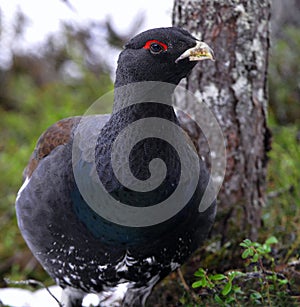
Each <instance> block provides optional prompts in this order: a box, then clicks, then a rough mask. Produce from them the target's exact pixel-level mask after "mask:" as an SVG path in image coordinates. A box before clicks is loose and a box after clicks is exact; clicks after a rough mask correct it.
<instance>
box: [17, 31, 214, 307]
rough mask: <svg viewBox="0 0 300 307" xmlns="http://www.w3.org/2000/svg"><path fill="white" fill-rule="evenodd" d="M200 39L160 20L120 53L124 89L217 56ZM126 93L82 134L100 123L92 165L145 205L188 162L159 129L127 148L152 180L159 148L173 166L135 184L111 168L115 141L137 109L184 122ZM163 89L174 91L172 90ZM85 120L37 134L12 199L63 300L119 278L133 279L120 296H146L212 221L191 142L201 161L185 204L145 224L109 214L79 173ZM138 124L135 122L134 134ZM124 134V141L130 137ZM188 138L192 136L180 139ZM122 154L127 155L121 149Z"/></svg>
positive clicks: (128, 300) (120, 195)
mask: <svg viewBox="0 0 300 307" xmlns="http://www.w3.org/2000/svg"><path fill="white" fill-rule="evenodd" d="M199 44H200V43H199V42H197V40H196V39H195V38H194V37H193V36H191V35H190V34H189V33H188V32H187V31H184V30H182V29H179V28H159V29H153V30H149V31H146V32H143V33H141V34H139V35H137V36H136V37H134V38H133V39H132V40H131V41H129V43H127V44H126V46H125V49H124V50H123V51H122V53H121V54H120V57H119V61H118V69H117V74H116V82H115V87H116V88H118V89H121V88H122V86H125V85H129V84H132V83H136V82H139V81H163V82H168V83H171V84H173V85H177V84H178V83H179V81H180V80H181V79H182V78H184V77H185V76H186V75H187V74H188V73H189V72H190V71H191V69H192V68H193V67H194V65H195V64H196V62H195V61H190V60H191V56H193V57H194V58H193V59H192V60H200V59H205V58H212V52H211V50H210V49H209V47H208V46H207V45H205V44H202V45H201V46H200V45H199ZM195 46H197V48H196V49H195V48H194V47H195ZM199 46H200V47H199ZM199 48H200V49H199ZM199 50H200V51H199ZM156 90H157V88H154V92H156ZM123 94H124V92H121V94H120V93H118V91H117V93H116V96H115V101H114V111H113V113H112V115H111V116H109V115H99V116H92V117H90V118H89V125H88V128H86V132H85V133H86V134H85V136H86V137H87V138H88V137H90V136H91V135H92V134H93V132H94V131H93V130H94V129H93V127H96V126H97V129H101V131H100V133H99V135H97V136H96V146H95V150H94V151H93V152H94V155H95V156H94V158H95V166H96V167H95V168H96V173H97V176H98V177H99V179H100V180H101V182H102V184H103V185H104V187H105V189H106V190H107V191H108V192H109V193H110V194H111V195H112V196H113V197H114V198H115V199H117V200H118V201H122V202H124V203H126V204H128V205H132V206H138V207H144V206H147V205H149V202H150V203H151V204H152V202H154V203H159V202H160V201H162V200H164V199H165V198H167V197H169V196H170V195H171V194H172V193H173V192H174V189H175V187H176V186H177V184H178V182H179V180H180V170H181V167H182V165H181V164H180V161H178V153H177V152H176V151H175V150H174V149H172V148H171V146H170V145H169V144H168V143H166V142H165V141H164V140H162V139H160V138H149V139H147V140H143V141H141V142H139V143H137V145H136V146H135V147H134V149H133V151H132V153H130V157H129V160H130V161H129V164H130V167H131V171H132V173H133V174H134V176H135V177H137V178H138V179H140V180H146V179H147V178H148V177H149V176H151V174H150V173H149V163H150V162H151V160H152V159H155V158H158V157H160V158H162V159H163V160H164V162H165V164H166V166H167V172H166V177H165V180H164V181H163V182H162V186H163V188H160V187H158V188H157V189H155V190H154V191H148V192H139V193H135V192H134V191H131V190H130V189H128V188H125V187H124V186H123V185H122V184H121V183H120V182H119V181H118V179H117V178H116V177H115V175H114V172H113V169H112V165H111V152H112V144H113V142H114V140H115V138H116V137H117V136H118V134H119V133H120V132H121V131H122V129H123V128H124V127H126V126H127V125H129V124H131V123H134V122H135V121H137V120H139V119H148V118H161V119H165V120H167V121H170V122H172V123H174V124H175V126H178V125H179V124H180V123H179V121H178V119H177V117H176V115H175V112H174V110H173V107H172V106H171V105H170V102H169V103H167V104H160V103H156V102H153V100H152V102H150V100H149V101H146V102H144V103H139V104H133V105H127V106H125V107H124V108H121V107H120V106H124V102H126V101H129V100H130V99H129V98H131V97H132V96H134V95H136V93H135V92H134V91H133V92H132V90H131V91H127V92H126V95H123ZM159 94H160V96H161V95H165V96H164V99H166V100H169V99H170V95H171V94H172V93H171V92H170V93H168V92H167V93H159ZM170 101H171V99H170ZM167 102H168V101H167ZM125 105H126V104H125ZM80 120H81V117H73V118H68V119H64V120H61V121H59V122H58V123H56V124H54V125H53V126H51V127H50V128H49V129H48V130H47V131H46V132H45V133H44V134H43V135H42V136H41V137H40V139H39V141H38V143H37V146H36V148H35V150H34V153H33V155H32V157H31V159H30V161H29V164H28V166H27V168H26V169H25V171H24V176H25V182H24V184H23V186H22V188H21V189H20V191H19V193H18V198H17V201H16V210H17V218H18V223H19V227H20V230H21V232H22V235H23V237H24V239H25V241H26V242H27V244H28V246H29V248H30V249H31V250H32V252H33V254H34V255H35V256H36V258H37V259H38V260H39V262H40V263H41V264H42V266H43V267H44V268H45V270H46V271H47V272H48V273H49V274H50V276H51V277H52V278H53V279H54V280H55V282H56V283H57V284H58V285H60V286H62V287H63V288H64V295H63V299H62V301H63V303H64V306H67V307H74V306H81V301H82V298H83V297H84V295H85V294H86V293H90V292H94V293H99V292H101V291H106V290H112V289H114V288H115V287H117V286H118V285H120V284H126V287H127V292H126V294H125V297H124V299H123V302H122V306H143V305H144V303H145V301H146V299H147V297H148V295H149V294H150V292H151V290H152V288H153V286H154V285H155V284H156V283H158V282H159V281H160V280H161V279H163V278H164V277H165V276H167V275H168V274H169V273H170V272H171V271H173V270H175V269H176V268H178V267H179V266H180V265H181V264H183V263H184V262H185V261H186V260H187V258H188V257H189V256H190V254H191V253H192V252H194V251H195V250H196V248H197V247H198V246H199V245H200V244H201V243H202V242H203V240H204V239H205V238H206V236H207V234H208V232H209V230H210V228H211V226H212V224H213V220H214V216H215V202H213V203H212V205H211V206H210V207H209V208H208V209H207V210H206V211H204V212H201V213H200V212H199V211H198V206H199V203H200V201H201V197H202V195H203V191H204V190H205V188H206V186H207V182H208V178H209V175H208V172H207V171H206V168H205V166H204V165H203V162H202V161H201V159H199V158H198V157H197V155H196V153H195V152H193V155H194V156H196V157H197V161H198V160H199V164H200V169H201V173H200V175H199V179H197V182H198V183H197V188H196V190H195V191H194V192H193V194H192V197H191V199H190V200H189V202H188V204H187V205H186V206H185V207H184V208H183V209H182V210H180V211H179V212H178V213H177V214H175V215H174V216H173V217H171V218H169V219H168V220H166V221H163V222H161V223H158V224H155V225H152V226H151V225H150V226H144V227H130V226H128V225H122V224H116V223H113V222H111V221H108V220H107V219H105V218H103V217H102V216H100V215H99V214H97V212H95V211H94V210H93V209H91V207H90V206H89V205H88V204H87V202H86V201H85V199H84V198H83V196H82V195H81V192H80V190H79V188H78V185H77V183H78V182H77V181H76V180H75V178H74V168H73V167H74V165H75V168H76V171H77V176H78V173H79V175H80V176H81V177H82V179H83V182H84V183H86V184H87V185H88V186H89V180H90V178H89V176H88V175H84V172H85V171H86V169H88V170H89V168H90V167H91V163H90V162H89V161H87V160H86V159H85V158H84V154H83V153H81V155H79V158H77V160H76V162H74V161H73V163H74V165H72V146H73V142H74V143H75V141H74V133H75V131H77V130H76V128H77V127H78V125H79V122H80ZM161 129H163V127H161ZM95 131H96V128H95ZM174 131H175V130H174ZM141 132H143V131H141ZM94 133H95V132H94ZM139 133H140V131H135V132H134V133H133V135H131V136H130V138H134V137H136V136H138V134H139ZM170 133H171V134H172V133H173V135H175V132H172V131H171V132H170ZM175 137H176V136H175ZM122 142H124V145H125V143H126V142H127V140H126V139H124V140H122ZM188 144H190V143H188V141H186V145H184V146H186V147H188V146H190V145H188ZM119 156H120V161H122V152H119ZM125 158H126V157H125ZM122 163H123V162H120V166H121V168H122ZM191 167H192V166H191ZM84 176H85V177H84ZM75 177H76V176H75ZM76 182H77V183H76ZM186 187H187V189H188V187H189V183H188V182H187V183H186Z"/></svg>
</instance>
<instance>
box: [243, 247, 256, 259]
mask: <svg viewBox="0 0 300 307" xmlns="http://www.w3.org/2000/svg"><path fill="white" fill-rule="evenodd" d="M253 254H254V252H253V249H251V248H247V249H245V250H244V252H243V253H242V258H243V259H246V258H248V257H249V256H253Z"/></svg>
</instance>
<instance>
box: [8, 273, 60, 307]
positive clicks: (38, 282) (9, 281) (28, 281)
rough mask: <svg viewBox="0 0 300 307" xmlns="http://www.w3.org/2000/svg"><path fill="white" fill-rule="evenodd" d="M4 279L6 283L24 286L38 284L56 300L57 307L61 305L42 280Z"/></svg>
mask: <svg viewBox="0 0 300 307" xmlns="http://www.w3.org/2000/svg"><path fill="white" fill-rule="evenodd" d="M4 281H5V282H6V284H7V285H18V286H19V285H26V286H40V287H41V288H44V289H45V290H46V291H47V292H48V293H49V294H50V296H51V297H52V298H53V299H54V300H55V301H56V302H57V304H58V306H59V307H63V305H62V304H61V303H60V301H59V300H58V299H57V298H56V297H55V296H54V295H53V294H52V292H51V291H50V290H49V288H48V287H47V286H45V285H44V284H43V283H42V282H40V281H38V280H34V279H27V280H20V281H15V280H10V279H8V278H4Z"/></svg>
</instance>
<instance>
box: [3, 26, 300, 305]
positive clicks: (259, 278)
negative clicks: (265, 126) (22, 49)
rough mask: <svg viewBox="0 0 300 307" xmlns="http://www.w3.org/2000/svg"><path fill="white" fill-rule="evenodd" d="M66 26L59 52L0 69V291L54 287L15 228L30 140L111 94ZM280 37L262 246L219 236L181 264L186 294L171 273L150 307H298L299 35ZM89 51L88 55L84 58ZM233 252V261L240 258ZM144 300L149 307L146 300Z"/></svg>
mask: <svg viewBox="0 0 300 307" xmlns="http://www.w3.org/2000/svg"><path fill="white" fill-rule="evenodd" d="M73 30H74V29H72V31H70V29H69V31H67V32H65V35H67V37H68V38H69V42H71V43H70V44H67V45H66V46H64V47H63V48H62V49H59V48H58V47H57V46H56V45H55V44H54V41H55V40H52V45H51V46H52V47H53V48H54V49H52V51H53V53H52V57H50V56H49V53H47V52H46V53H44V54H42V55H40V56H39V58H37V57H36V56H34V55H32V54H26V55H20V54H15V55H14V61H13V64H12V66H11V67H10V68H9V69H8V70H2V71H1V72H0V73H1V77H2V81H3V82H2V84H3V86H1V87H0V118H1V121H0V161H1V162H0V287H4V286H6V285H5V283H4V280H3V278H4V277H9V278H10V279H12V280H23V279H29V278H33V279H37V280H40V281H43V282H44V283H45V284H47V285H48V284H51V283H52V280H51V279H50V278H49V277H48V275H47V274H46V273H45V272H44V271H43V270H42V269H41V267H40V266H39V265H38V264H37V262H36V261H35V260H34V258H33V257H32V255H31V254H30V252H29V251H28V249H27V247H26V245H25V243H24V241H23V239H22V237H21V235H20V232H19V230H18V227H17V222H16V217H15V209H14V202H15V198H16V194H17V191H18V189H19V187H20V186H21V183H22V171H23V169H24V167H25V165H26V163H27V161H28V159H29V157H30V154H31V152H32V150H33V148H34V145H35V142H36V140H37V139H38V137H39V135H40V134H41V133H42V132H43V131H44V130H45V129H46V128H47V127H49V126H50V125H51V124H53V123H54V122H56V121H57V120H59V119H61V118H65V117H69V116H73V115H80V114H83V113H84V112H85V110H86V109H87V108H88V107H89V106H90V104H91V103H92V102H93V101H95V100H96V99H97V98H98V97H100V96H101V95H102V94H104V93H105V92H107V91H108V90H110V89H111V88H112V83H111V80H110V76H109V72H108V71H107V70H106V68H105V65H100V63H97V65H94V66H93V65H91V63H94V62H93V61H88V60H87V58H89V59H91V57H90V56H91V50H88V49H85V47H86V46H87V45H88V44H87V40H85V39H82V38H85V37H86V36H84V35H83V33H82V31H81V32H78V31H77V32H76V31H73ZM286 31H287V38H288V39H281V40H280V41H278V43H277V44H276V45H275V47H274V48H273V50H272V56H271V63H270V93H271V95H270V98H271V101H270V106H271V108H270V118H269V125H270V127H271V130H272V133H273V142H272V151H271V152H270V153H269V170H268V197H267V201H266V204H265V207H264V208H263V211H264V213H263V225H262V227H261V229H260V234H259V239H258V242H264V243H263V244H261V243H258V242H252V241H250V240H248V239H245V240H244V241H243V242H242V243H241V244H240V246H239V245H238V244H235V245H234V244H233V243H232V242H227V243H226V245H224V246H220V244H219V242H218V241H217V239H216V238H214V239H212V241H210V242H208V243H207V245H206V246H205V247H203V248H202V250H201V253H200V252H199V254H196V255H195V256H194V257H193V258H192V259H191V261H190V262H189V263H188V264H187V265H186V266H185V268H184V275H185V276H186V280H187V282H186V286H187V287H186V288H185V289H184V288H183V287H182V286H181V285H182V283H183V282H185V281H183V280H179V279H178V276H177V275H176V274H172V275H171V277H170V278H169V279H168V280H167V281H164V282H163V283H162V284H161V285H160V287H158V288H157V289H156V290H155V293H154V296H156V299H155V300H153V302H154V301H155V302H157V301H161V305H160V306H174V305H175V304H178V302H179V301H180V302H181V304H182V305H183V306H208V305H209V306H214V305H215V306H247V304H248V305H249V306H253V305H261V306H294V305H295V306H296V305H297V302H298V304H299V295H300V273H299V271H300V270H299V267H300V263H299V255H300V227H299V225H300V220H299V219H300V190H299V185H300V172H299V169H300V134H299V126H298V125H299V118H300V116H299V115H300V105H299V101H300V99H299V97H300V91H299V71H300V69H299V66H300V60H299V57H298V55H299V53H300V44H299V42H300V33H299V29H298V30H297V29H287V30H286ZM70 33H71V34H72V35H70ZM78 33H81V35H78ZM79 38H80V39H79ZM66 41H67V40H66ZM74 42H76V44H75V43H74ZM48 44H49V41H48ZM78 44H81V45H80V46H81V47H82V48H81V50H82V53H83V55H82V56H81V57H78V52H75V51H74V50H75V49H76V48H78ZM291 44H292V45H291ZM48 46H49V45H48ZM54 51H55V52H54ZM87 53H89V57H85V55H87ZM53 55H56V56H53ZM22 60H23V61H22ZM29 60H31V62H30V63H39V64H38V67H39V68H40V67H43V63H45V62H47V63H48V64H49V63H50V64H51V65H54V64H55V65H56V69H55V70H52V75H51V79H50V80H45V78H41V77H43V73H42V72H44V73H45V70H38V71H37V70H34V67H35V66H34V65H31V67H28V65H27V66H24V65H25V64H24V63H29ZM70 61H72V62H73V63H75V64H76V67H77V68H76V69H77V71H78V70H79V72H80V74H79V75H80V77H79V78H78V77H76V78H74V77H72V76H70V75H68V76H67V77H66V74H65V70H64V67H65V64H66V63H70ZM55 65H54V66H55ZM95 67H96V68H97V69H95ZM31 68H32V69H31ZM297 74H298V75H297ZM297 82H298V83H297ZM110 110H111V106H108V105H104V106H103V113H107V112H110ZM282 114H284V115H282ZM279 123H280V124H279ZM275 238H277V239H275ZM236 251H237V254H238V258H239V259H240V261H237V262H235V260H236V259H237V258H236ZM200 254H201V266H202V267H201V268H199V263H200V262H199V258H200V257H199V255H200ZM225 262H226V263H225ZM173 289H175V290H176V292H175V290H174V291H173ZM158 296H159V297H160V299H159V300H157V297H158ZM149 304H150V305H149V306H155V304H154V303H152V301H151V299H150V302H149Z"/></svg>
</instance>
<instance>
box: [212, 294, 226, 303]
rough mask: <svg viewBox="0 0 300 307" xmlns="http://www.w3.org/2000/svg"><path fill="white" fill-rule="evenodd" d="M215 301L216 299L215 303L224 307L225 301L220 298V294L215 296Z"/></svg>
mask: <svg viewBox="0 0 300 307" xmlns="http://www.w3.org/2000/svg"><path fill="white" fill-rule="evenodd" d="M214 299H215V302H216V303H218V304H220V305H223V303H224V302H223V300H222V299H221V298H220V296H219V295H218V294H216V295H215V296H214Z"/></svg>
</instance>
